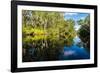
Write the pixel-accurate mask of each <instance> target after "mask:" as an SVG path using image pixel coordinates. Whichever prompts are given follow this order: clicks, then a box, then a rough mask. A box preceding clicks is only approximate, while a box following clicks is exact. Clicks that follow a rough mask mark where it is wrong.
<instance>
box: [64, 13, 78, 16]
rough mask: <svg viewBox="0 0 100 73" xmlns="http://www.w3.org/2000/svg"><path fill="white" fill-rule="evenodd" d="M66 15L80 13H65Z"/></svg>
mask: <svg viewBox="0 0 100 73" xmlns="http://www.w3.org/2000/svg"><path fill="white" fill-rule="evenodd" d="M64 15H71V16H72V15H78V13H65V14H64Z"/></svg>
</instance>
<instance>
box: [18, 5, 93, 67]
mask: <svg viewBox="0 0 100 73" xmlns="http://www.w3.org/2000/svg"><path fill="white" fill-rule="evenodd" d="M17 9H18V12H17V13H18V18H17V20H18V21H17V22H18V26H17V28H18V31H17V34H18V35H17V36H18V40H17V46H18V48H17V49H18V50H17V64H18V68H25V67H43V66H59V65H78V64H91V63H92V64H93V63H94V33H93V32H94V10H92V9H77V8H57V7H42V6H41V7H40V6H23V5H18V6H17ZM23 9H24V10H38V11H60V12H69V11H70V12H81V13H90V24H91V25H90V36H91V38H90V40H91V41H90V48H91V50H90V59H89V60H70V61H45V62H24V63H23V62H22V10H23Z"/></svg>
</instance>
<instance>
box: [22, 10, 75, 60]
mask: <svg viewBox="0 0 100 73" xmlns="http://www.w3.org/2000/svg"><path fill="white" fill-rule="evenodd" d="M63 14H64V13H60V12H42V11H31V10H23V11H22V21H23V22H22V29H23V30H22V31H23V32H22V33H23V61H41V60H57V59H58V54H59V53H61V51H62V50H63V46H64V45H67V46H70V45H72V44H73V38H74V37H75V35H76V32H75V30H74V25H75V22H74V20H72V19H69V20H65V19H64V15H63ZM32 50H34V52H33V51H32ZM28 51H31V54H30V53H28Z"/></svg>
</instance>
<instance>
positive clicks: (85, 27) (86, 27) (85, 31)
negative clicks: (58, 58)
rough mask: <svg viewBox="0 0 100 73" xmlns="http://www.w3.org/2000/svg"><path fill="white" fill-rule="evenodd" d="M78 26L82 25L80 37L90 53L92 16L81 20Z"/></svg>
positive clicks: (79, 32)
mask: <svg viewBox="0 0 100 73" xmlns="http://www.w3.org/2000/svg"><path fill="white" fill-rule="evenodd" d="M78 24H80V25H81V28H80V30H79V31H78V34H79V37H80V38H81V40H82V41H83V43H84V47H86V48H87V50H88V51H90V16H89V15H88V16H87V17H86V18H85V19H83V20H79V21H78Z"/></svg>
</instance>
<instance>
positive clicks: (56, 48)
mask: <svg viewBox="0 0 100 73" xmlns="http://www.w3.org/2000/svg"><path fill="white" fill-rule="evenodd" d="M41 37H42V36H41ZM35 38H36V36H35ZM48 38H49V39H48ZM48 38H47V37H45V39H43V37H42V39H40V38H38V40H34V41H33V44H32V45H30V47H29V49H26V51H27V53H25V55H23V61H24V62H29V61H52V60H79V59H89V58H90V55H89V52H87V51H86V48H84V47H83V43H82V41H81V39H80V38H79V37H78V36H75V38H74V39H73V44H72V45H70V46H68V45H66V40H65V39H61V38H57V37H56V38H52V39H51V38H50V37H48ZM28 46H29V45H28Z"/></svg>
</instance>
